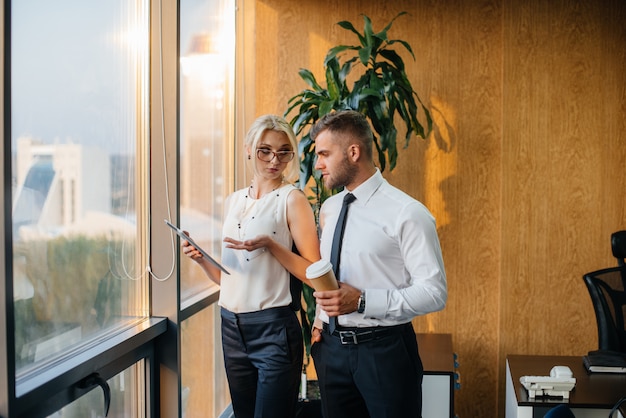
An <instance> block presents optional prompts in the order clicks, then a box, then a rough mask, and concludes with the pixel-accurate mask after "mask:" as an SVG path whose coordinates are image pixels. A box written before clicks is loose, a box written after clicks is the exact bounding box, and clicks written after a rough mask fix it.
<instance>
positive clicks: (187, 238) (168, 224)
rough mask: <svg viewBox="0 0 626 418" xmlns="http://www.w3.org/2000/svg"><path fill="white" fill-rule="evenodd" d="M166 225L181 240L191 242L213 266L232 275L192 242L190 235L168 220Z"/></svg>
mask: <svg viewBox="0 0 626 418" xmlns="http://www.w3.org/2000/svg"><path fill="white" fill-rule="evenodd" d="M164 221H165V224H166V225H167V226H169V227H170V228H172V229H173V230H174V232H176V234H178V236H179V237H180V238H181V239H184V240H187V241H188V242H189V244H191V245H192V246H193V247H194V248H195V249H196V250H198V251H200V254H202V257H204V258H206V259H207V260H209V261H210V262H211V264H213V265H214V266H215V267H217V268H218V269H220V270H222V271H223V272H224V273H226V274H230V273H229V272H228V270H226V269H225V268H224V266H222V265H221V264H220V263H218V262H217V261H216V260H214V259H213V257H211V256H210V255H209V254H207V252H206V251H204V250H203V249H202V248H201V247H200V246H199V245H198V244H196V243H195V241H194V240H192V239H191V238H190V237H189V235H187V234H185V233H184V232H183V231H182V230H181V229H180V228H178V227H177V226H175V225H174V224H172V223H171V222H170V221H168V220H167V219H164Z"/></svg>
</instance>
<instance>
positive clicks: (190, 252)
mask: <svg viewBox="0 0 626 418" xmlns="http://www.w3.org/2000/svg"><path fill="white" fill-rule="evenodd" d="M183 232H184V233H185V235H187V236H189V232H187V231H183ZM180 246H181V247H183V254H185V255H186V256H187V257H189V258H191V259H192V260H195V261H199V260H200V259H201V258H202V253H200V251H198V250H197V249H196V247H194V246H193V245H191V244H190V243H189V241H187V240H186V239H183V240H181V242H180Z"/></svg>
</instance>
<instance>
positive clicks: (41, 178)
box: [11, 0, 149, 373]
mask: <svg viewBox="0 0 626 418" xmlns="http://www.w3.org/2000/svg"><path fill="white" fill-rule="evenodd" d="M11 12H12V15H11V21H12V24H11V28H12V32H11V42H12V54H11V66H12V68H11V72H12V80H11V90H12V99H11V124H12V136H11V144H12V159H13V178H12V181H13V187H12V191H13V194H12V199H13V253H14V259H13V263H14V277H13V281H14V289H15V292H14V293H15V294H14V299H15V332H16V335H15V344H16V347H15V348H16V365H17V369H18V373H19V371H20V370H25V368H27V367H28V366H31V365H34V364H35V363H38V362H40V361H45V360H48V359H50V358H51V357H53V356H55V355H58V354H62V353H64V352H66V351H67V350H69V349H71V348H73V347H76V346H77V345H78V344H80V343H84V342H86V341H88V340H91V339H93V338H94V337H97V336H99V335H102V334H103V333H105V332H108V331H111V330H114V329H116V328H118V327H120V326H122V325H125V324H128V323H129V321H132V320H134V319H136V318H138V317H143V316H145V315H147V312H148V309H147V306H146V303H145V300H146V292H145V289H146V286H145V283H146V282H145V279H146V277H145V271H146V269H145V267H144V266H145V265H146V261H145V260H144V259H142V257H141V256H140V254H141V251H140V248H139V244H140V243H142V242H143V241H142V240H141V239H140V237H143V236H145V228H143V227H138V225H143V224H145V222H141V221H142V220H143V219H142V212H139V211H138V207H139V206H140V205H138V204H137V202H138V201H139V200H140V199H141V195H140V194H139V193H137V190H138V189H140V186H141V184H142V182H143V181H144V180H143V179H142V178H138V177H137V175H136V173H137V168H138V166H140V165H141V164H144V158H143V151H142V150H143V147H145V143H146V137H145V135H146V132H147V130H146V128H145V127H146V126H147V122H148V121H147V116H146V111H147V106H146V103H147V94H148V90H147V83H148V71H147V69H148V67H147V65H148V47H147V46H148V35H149V32H148V31H149V22H148V16H149V13H148V5H147V1H145V0H136V1H129V0H109V1H103V2H85V1H83V0H62V1H54V2H51V1H48V0H19V1H14V2H12V8H11ZM144 253H145V251H144Z"/></svg>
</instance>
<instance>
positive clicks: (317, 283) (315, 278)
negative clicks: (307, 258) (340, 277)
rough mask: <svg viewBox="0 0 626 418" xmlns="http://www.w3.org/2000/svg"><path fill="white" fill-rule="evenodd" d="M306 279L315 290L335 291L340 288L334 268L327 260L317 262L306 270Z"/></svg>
mask: <svg viewBox="0 0 626 418" xmlns="http://www.w3.org/2000/svg"><path fill="white" fill-rule="evenodd" d="M306 278H307V279H309V280H310V281H311V286H313V288H314V289H315V290H318V291H322V290H335V289H338V288H339V285H338V284H337V279H336V278H335V273H334V272H333V266H332V264H330V263H329V262H328V261H326V260H320V261H316V262H315V263H313V264H311V265H310V266H309V267H307V269H306Z"/></svg>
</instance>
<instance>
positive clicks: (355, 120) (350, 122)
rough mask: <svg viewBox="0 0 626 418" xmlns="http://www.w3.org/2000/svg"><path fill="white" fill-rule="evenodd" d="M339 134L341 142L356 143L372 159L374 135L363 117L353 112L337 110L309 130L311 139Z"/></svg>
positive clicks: (322, 118)
mask: <svg viewBox="0 0 626 418" xmlns="http://www.w3.org/2000/svg"><path fill="white" fill-rule="evenodd" d="M323 131H329V132H332V133H335V134H339V136H340V137H341V140H342V141H356V142H357V143H358V144H359V145H360V146H362V147H363V150H364V152H365V155H367V156H368V157H369V158H372V155H373V154H372V143H373V142H374V134H373V133H372V128H371V127H370V124H369V123H368V121H367V118H366V117H365V115H363V114H362V113H360V112H357V111H354V110H339V111H336V112H331V113H327V114H326V115H324V116H322V117H321V118H320V119H319V120H318V121H317V122H316V123H315V125H313V127H312V128H311V132H310V135H311V139H312V140H313V141H315V138H317V136H318V135H319V134H320V133H321V132H323Z"/></svg>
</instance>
